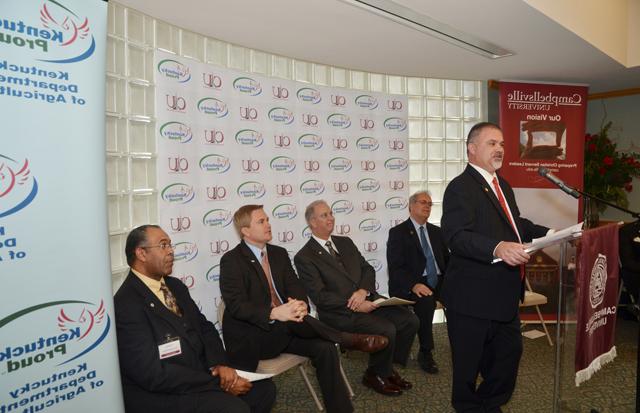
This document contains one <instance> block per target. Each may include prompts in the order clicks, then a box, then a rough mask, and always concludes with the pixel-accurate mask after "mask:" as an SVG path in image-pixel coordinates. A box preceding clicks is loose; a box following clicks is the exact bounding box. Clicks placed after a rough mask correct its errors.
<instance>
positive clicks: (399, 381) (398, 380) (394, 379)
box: [387, 370, 413, 390]
mask: <svg viewBox="0 0 640 413" xmlns="http://www.w3.org/2000/svg"><path fill="white" fill-rule="evenodd" d="M387 380H389V382H390V383H391V384H395V385H396V386H398V387H400V388H401V389H402V390H409V389H410V388H412V387H413V384H411V382H410V381H407V380H405V379H403V378H402V377H400V375H399V374H398V372H397V371H395V370H393V372H392V373H391V376H389V377H387Z"/></svg>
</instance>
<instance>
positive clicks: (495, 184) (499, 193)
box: [491, 176, 524, 279]
mask: <svg viewBox="0 0 640 413" xmlns="http://www.w3.org/2000/svg"><path fill="white" fill-rule="evenodd" d="M491 183H492V184H493V188H494V189H495V191H496V195H497V196H498V202H499V203H500V206H501V207H502V210H503V211H504V214H505V215H506V216H507V219H508V220H509V223H510V224H511V228H513V230H514V231H515V233H516V235H517V236H518V241H520V234H519V233H518V228H516V225H515V223H514V222H513V219H511V215H510V214H509V208H507V202H506V201H505V200H504V196H502V190H500V185H498V178H496V177H495V176H494V177H493V181H491ZM520 279H524V264H521V265H520Z"/></svg>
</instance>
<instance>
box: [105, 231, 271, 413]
mask: <svg viewBox="0 0 640 413" xmlns="http://www.w3.org/2000/svg"><path fill="white" fill-rule="evenodd" d="M125 253H126V256H127V263H128V264H129V266H130V267H131V271H130V272H129V275H128V276H127V278H126V279H125V281H124V283H123V284H122V286H121V287H120V289H119V290H118V292H117V293H116V295H115V298H114V302H115V316H116V328H117V339H118V353H119V358H120V373H121V376H122V390H123V394H124V402H125V409H126V411H127V412H135V413H139V412H154V413H156V412H166V413H215V412H234V413H236V412H237V413H240V412H242V413H248V412H255V413H267V412H269V411H271V407H272V406H273V403H274V401H275V386H274V384H273V382H271V380H263V381H259V382H254V383H250V382H248V381H247V380H245V379H243V378H241V377H239V376H238V375H237V373H236V371H235V370H234V369H233V368H231V367H229V362H228V359H227V355H226V353H225V350H224V348H223V347H222V342H221V340H220V337H219V336H218V331H217V330H216V329H215V327H214V325H213V324H212V323H210V322H209V321H207V319H206V318H205V317H204V315H203V314H202V313H201V312H200V310H199V309H198V307H197V305H196V304H195V303H194V302H193V300H192V299H191V297H190V296H189V291H188V290H187V287H186V286H185V285H184V284H182V282H181V281H180V280H178V279H176V278H173V277H170V276H169V275H170V274H171V272H172V271H173V245H172V244H171V240H170V239H169V236H168V235H167V234H166V233H165V232H164V231H163V230H162V229H161V228H160V227H158V226H157V225H143V226H141V227H138V228H135V229H134V230H133V231H131V233H130V234H129V236H128V237H127V242H126V246H125Z"/></svg>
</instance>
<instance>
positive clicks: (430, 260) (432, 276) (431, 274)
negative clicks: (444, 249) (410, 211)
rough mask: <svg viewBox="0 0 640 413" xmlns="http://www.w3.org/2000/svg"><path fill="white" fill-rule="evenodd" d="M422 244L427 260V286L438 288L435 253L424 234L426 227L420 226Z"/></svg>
mask: <svg viewBox="0 0 640 413" xmlns="http://www.w3.org/2000/svg"><path fill="white" fill-rule="evenodd" d="M420 244H422V253H423V254H424V257H425V258H426V260H427V284H429V287H431V288H436V287H437V285H438V270H437V269H436V259H435V257H434V256H433V251H431V247H430V246H429V243H428V242H427V237H426V235H425V233H424V227H423V226H422V225H421V226H420Z"/></svg>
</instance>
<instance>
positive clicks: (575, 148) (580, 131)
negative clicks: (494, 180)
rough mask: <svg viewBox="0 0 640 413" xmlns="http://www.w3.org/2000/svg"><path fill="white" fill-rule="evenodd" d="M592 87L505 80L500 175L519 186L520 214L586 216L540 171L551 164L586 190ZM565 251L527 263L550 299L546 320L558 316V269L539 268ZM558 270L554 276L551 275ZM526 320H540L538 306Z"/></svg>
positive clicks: (571, 220)
mask: <svg viewBox="0 0 640 413" xmlns="http://www.w3.org/2000/svg"><path fill="white" fill-rule="evenodd" d="M586 107H587V87H586V86H575V85H558V84H544V83H523V82H503V81H501V82H500V127H501V128H502V132H503V135H504V141H505V142H504V145H505V148H504V149H505V150H504V160H503V163H502V168H500V171H499V174H500V176H502V177H504V178H505V179H506V180H507V181H508V182H509V183H510V184H511V186H512V187H513V191H514V193H515V195H516V198H517V200H518V206H519V207H520V213H521V215H522V216H523V217H525V218H528V219H531V220H532V221H533V222H538V223H540V224H543V225H546V226H548V227H550V228H556V229H561V228H566V227H568V226H570V225H573V224H575V223H577V222H579V221H581V220H582V219H581V216H582V214H581V207H580V202H579V200H577V199H575V198H573V197H571V196H569V195H567V194H565V193H564V192H562V190H560V189H558V188H557V187H556V186H555V185H554V184H553V183H551V182H549V181H548V180H547V179H546V178H544V177H542V176H540V174H539V173H538V171H539V169H540V168H546V169H548V170H549V172H551V173H552V174H553V175H555V176H557V177H558V178H560V179H561V180H563V181H564V182H565V183H567V184H568V185H570V186H572V187H574V188H578V189H582V187H583V182H582V180H583V169H584V136H585V117H586ZM558 258H559V250H558V249H557V248H547V249H545V250H544V251H539V252H536V253H535V255H534V256H533V257H532V259H531V260H530V262H529V264H527V278H528V279H529V282H530V283H531V285H532V287H533V290H534V291H536V292H539V293H542V294H544V295H545V296H547V298H548V299H549V303H548V304H546V305H544V306H542V307H541V311H542V313H543V314H544V317H545V319H555V317H556V309H557V294H556V292H557V285H558V284H557V283H558V279H557V271H541V270H540V271H537V270H536V267H535V266H536V265H538V267H539V268H542V267H543V266H547V267H549V266H553V265H558ZM551 274H554V276H551ZM523 313H524V314H523V315H522V318H523V319H525V320H526V319H528V318H531V319H537V316H535V307H528V308H523Z"/></svg>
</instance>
